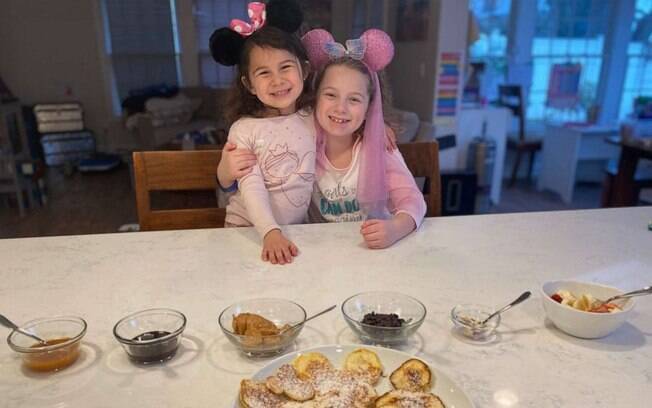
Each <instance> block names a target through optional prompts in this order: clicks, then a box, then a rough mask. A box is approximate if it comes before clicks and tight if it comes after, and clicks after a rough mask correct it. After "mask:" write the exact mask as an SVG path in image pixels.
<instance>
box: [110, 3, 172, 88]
mask: <svg viewBox="0 0 652 408" xmlns="http://www.w3.org/2000/svg"><path fill="white" fill-rule="evenodd" d="M102 5H103V12H104V19H105V22H106V24H105V29H106V31H107V35H106V38H107V44H106V46H107V53H108V54H109V56H110V57H111V63H112V68H113V74H114V78H115V85H116V87H117V92H118V96H119V97H120V100H124V98H126V97H127V96H128V94H129V91H130V90H133V89H138V88H143V87H147V86H152V85H158V84H166V85H178V84H179V82H180V81H179V75H180V69H179V46H178V39H177V38H178V36H177V29H176V28H177V25H176V13H175V3H174V0H138V1H133V0H103V2H102Z"/></svg>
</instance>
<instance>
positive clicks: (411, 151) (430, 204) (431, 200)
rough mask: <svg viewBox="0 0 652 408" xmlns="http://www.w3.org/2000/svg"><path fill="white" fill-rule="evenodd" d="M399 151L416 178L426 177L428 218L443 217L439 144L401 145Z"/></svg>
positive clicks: (424, 195) (434, 142)
mask: <svg viewBox="0 0 652 408" xmlns="http://www.w3.org/2000/svg"><path fill="white" fill-rule="evenodd" d="M398 150H399V151H400V152H401V155H403V159H405V164H406V165H407V167H408V169H409V170H410V172H411V173H412V175H413V176H414V177H425V182H424V184H423V190H422V193H423V198H424V199H425V200H426V205H427V211H426V216H427V217H437V216H440V215H441V180H440V175H439V144H438V143H437V142H436V141H432V142H424V143H401V144H399V145H398Z"/></svg>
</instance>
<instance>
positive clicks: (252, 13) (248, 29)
mask: <svg viewBox="0 0 652 408" xmlns="http://www.w3.org/2000/svg"><path fill="white" fill-rule="evenodd" d="M247 14H248V15H249V19H250V20H251V24H249V23H247V22H245V21H242V20H238V19H236V18H234V19H233V20H231V23H230V24H229V27H230V28H231V30H233V31H235V32H236V33H238V34H240V35H241V36H243V37H248V36H250V35H251V34H253V33H254V32H255V31H256V30H258V29H259V28H261V27H262V26H264V25H265V20H266V19H267V13H266V12H265V4H264V3H260V2H256V1H255V2H251V3H249V4H248V5H247Z"/></svg>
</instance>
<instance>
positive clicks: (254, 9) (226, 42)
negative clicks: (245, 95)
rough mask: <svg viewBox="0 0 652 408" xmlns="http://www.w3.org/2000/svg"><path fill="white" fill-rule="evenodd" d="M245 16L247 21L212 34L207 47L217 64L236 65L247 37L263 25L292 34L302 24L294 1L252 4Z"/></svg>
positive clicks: (219, 29)
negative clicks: (247, 16)
mask: <svg viewBox="0 0 652 408" xmlns="http://www.w3.org/2000/svg"><path fill="white" fill-rule="evenodd" d="M247 13H248V15H249V20H250V22H245V21H242V20H238V19H233V20H231V23H230V24H229V27H222V28H218V29H217V30H215V31H214V32H213V34H212V35H211V38H210V40H209V47H210V50H211V55H212V56H213V59H214V60H215V61H216V62H217V63H218V64H222V65H226V66H232V65H236V64H237V63H238V62H239V61H240V53H241V52H242V48H243V47H244V44H245V41H246V40H247V38H249V36H250V35H252V34H253V33H255V32H256V31H257V30H258V29H260V28H262V27H264V26H266V25H267V26H272V27H276V28H279V29H281V30H283V31H285V32H287V33H294V32H295V31H297V30H298V29H299V27H300V26H301V23H302V22H303V13H302V12H301V8H300V7H299V5H298V4H297V3H296V1H294V0H270V1H269V2H268V3H267V4H264V3H260V2H252V3H249V5H248V6H247Z"/></svg>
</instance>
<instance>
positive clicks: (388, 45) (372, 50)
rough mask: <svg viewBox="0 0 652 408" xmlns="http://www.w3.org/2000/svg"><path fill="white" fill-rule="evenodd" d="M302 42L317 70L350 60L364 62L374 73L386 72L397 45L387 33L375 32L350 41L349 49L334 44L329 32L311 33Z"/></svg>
mask: <svg viewBox="0 0 652 408" xmlns="http://www.w3.org/2000/svg"><path fill="white" fill-rule="evenodd" d="M301 42H302V43H303V45H304V47H306V51H307V52H308V59H309V60H310V64H311V65H312V67H313V68H314V69H321V68H323V67H324V66H325V65H326V64H327V63H328V61H330V60H333V59H337V58H341V57H351V58H353V59H356V60H359V61H362V62H363V63H364V64H365V65H366V66H367V68H369V70H370V71H371V72H378V71H380V70H382V69H383V68H385V67H386V66H387V65H388V64H389V63H390V62H391V61H392V58H393V57H394V44H393V43H392V40H391V38H389V35H387V33H385V32H384V31H381V30H377V29H375V28H372V29H370V30H367V31H365V32H364V33H362V35H361V36H360V38H358V39H355V40H348V41H347V42H346V47H345V46H343V45H342V44H339V43H337V42H335V39H334V38H333V36H332V35H331V33H329V32H328V31H326V30H323V29H320V28H319V29H315V30H310V31H308V32H307V33H306V34H305V35H304V36H303V37H302V38H301Z"/></svg>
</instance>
